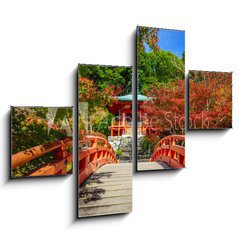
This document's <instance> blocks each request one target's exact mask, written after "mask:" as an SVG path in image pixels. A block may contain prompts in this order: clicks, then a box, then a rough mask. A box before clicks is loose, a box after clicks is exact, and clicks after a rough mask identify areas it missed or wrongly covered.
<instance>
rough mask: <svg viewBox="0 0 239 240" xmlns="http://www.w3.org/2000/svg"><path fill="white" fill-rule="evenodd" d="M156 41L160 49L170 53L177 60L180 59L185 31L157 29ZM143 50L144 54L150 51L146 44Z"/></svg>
mask: <svg viewBox="0 0 239 240" xmlns="http://www.w3.org/2000/svg"><path fill="white" fill-rule="evenodd" d="M158 39H159V40H158V45H159V46H160V49H163V50H165V51H170V52H172V53H174V54H175V55H177V56H178V57H179V58H181V57H182V54H183V51H184V50H185V31H177V30H169V29H159V32H158ZM145 50H146V52H149V51H150V49H149V47H148V45H147V44H145Z"/></svg>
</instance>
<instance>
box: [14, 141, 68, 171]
mask: <svg viewBox="0 0 239 240" xmlns="http://www.w3.org/2000/svg"><path fill="white" fill-rule="evenodd" d="M47 153H52V154H53V159H52V160H51V161H50V162H49V163H46V164H43V165H42V166H40V167H39V168H37V169H36V170H34V171H32V172H30V173H29V174H27V176H47V175H59V174H66V173H71V172H72V169H71V170H70V171H68V172H67V164H68V163H71V162H72V139H71V138H66V139H64V140H59V141H56V142H51V143H47V144H42V145H39V146H36V147H33V148H30V149H27V150H25V151H22V152H19V153H16V154H13V155H12V162H11V168H12V170H14V169H16V168H17V167H19V166H21V165H23V164H25V163H28V162H31V161H32V160H35V159H37V158H39V157H42V156H44V155H45V154H47Z"/></svg>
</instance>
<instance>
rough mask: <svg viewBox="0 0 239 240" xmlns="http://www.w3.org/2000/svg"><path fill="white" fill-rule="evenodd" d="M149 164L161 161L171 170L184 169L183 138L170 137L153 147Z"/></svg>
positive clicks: (178, 136) (182, 136) (181, 136)
mask: <svg viewBox="0 0 239 240" xmlns="http://www.w3.org/2000/svg"><path fill="white" fill-rule="evenodd" d="M150 161H151V162H155V161H161V162H165V163H167V164H168V165H169V166H171V167H173V168H184V167H185V136H184V135H170V136H167V137H165V138H163V139H161V140H160V141H159V142H158V144H157V145H156V146H155V148H154V151H153V154H152V158H151V159H150Z"/></svg>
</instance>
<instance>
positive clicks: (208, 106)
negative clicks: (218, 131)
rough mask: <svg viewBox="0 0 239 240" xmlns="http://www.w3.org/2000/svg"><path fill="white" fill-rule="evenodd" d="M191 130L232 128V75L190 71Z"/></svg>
mask: <svg viewBox="0 0 239 240" xmlns="http://www.w3.org/2000/svg"><path fill="white" fill-rule="evenodd" d="M189 97H190V106H189V107H190V108H189V111H190V125H191V128H230V127H231V126H232V74H231V73H222V72H206V71H190V91H189Z"/></svg>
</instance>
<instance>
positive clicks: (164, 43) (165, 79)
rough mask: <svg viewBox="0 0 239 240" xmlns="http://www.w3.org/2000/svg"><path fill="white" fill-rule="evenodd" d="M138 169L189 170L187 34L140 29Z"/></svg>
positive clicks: (149, 28) (139, 27)
mask: <svg viewBox="0 0 239 240" xmlns="http://www.w3.org/2000/svg"><path fill="white" fill-rule="evenodd" d="M136 34H137V115H138V117H137V146H138V148H137V152H138V154H137V155H138V158H137V170H138V171H145V170H163V169H178V168H184V167H185V32H184V31H181V30H170V29H161V28H151V27H143V26H138V27H137V33H136Z"/></svg>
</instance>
